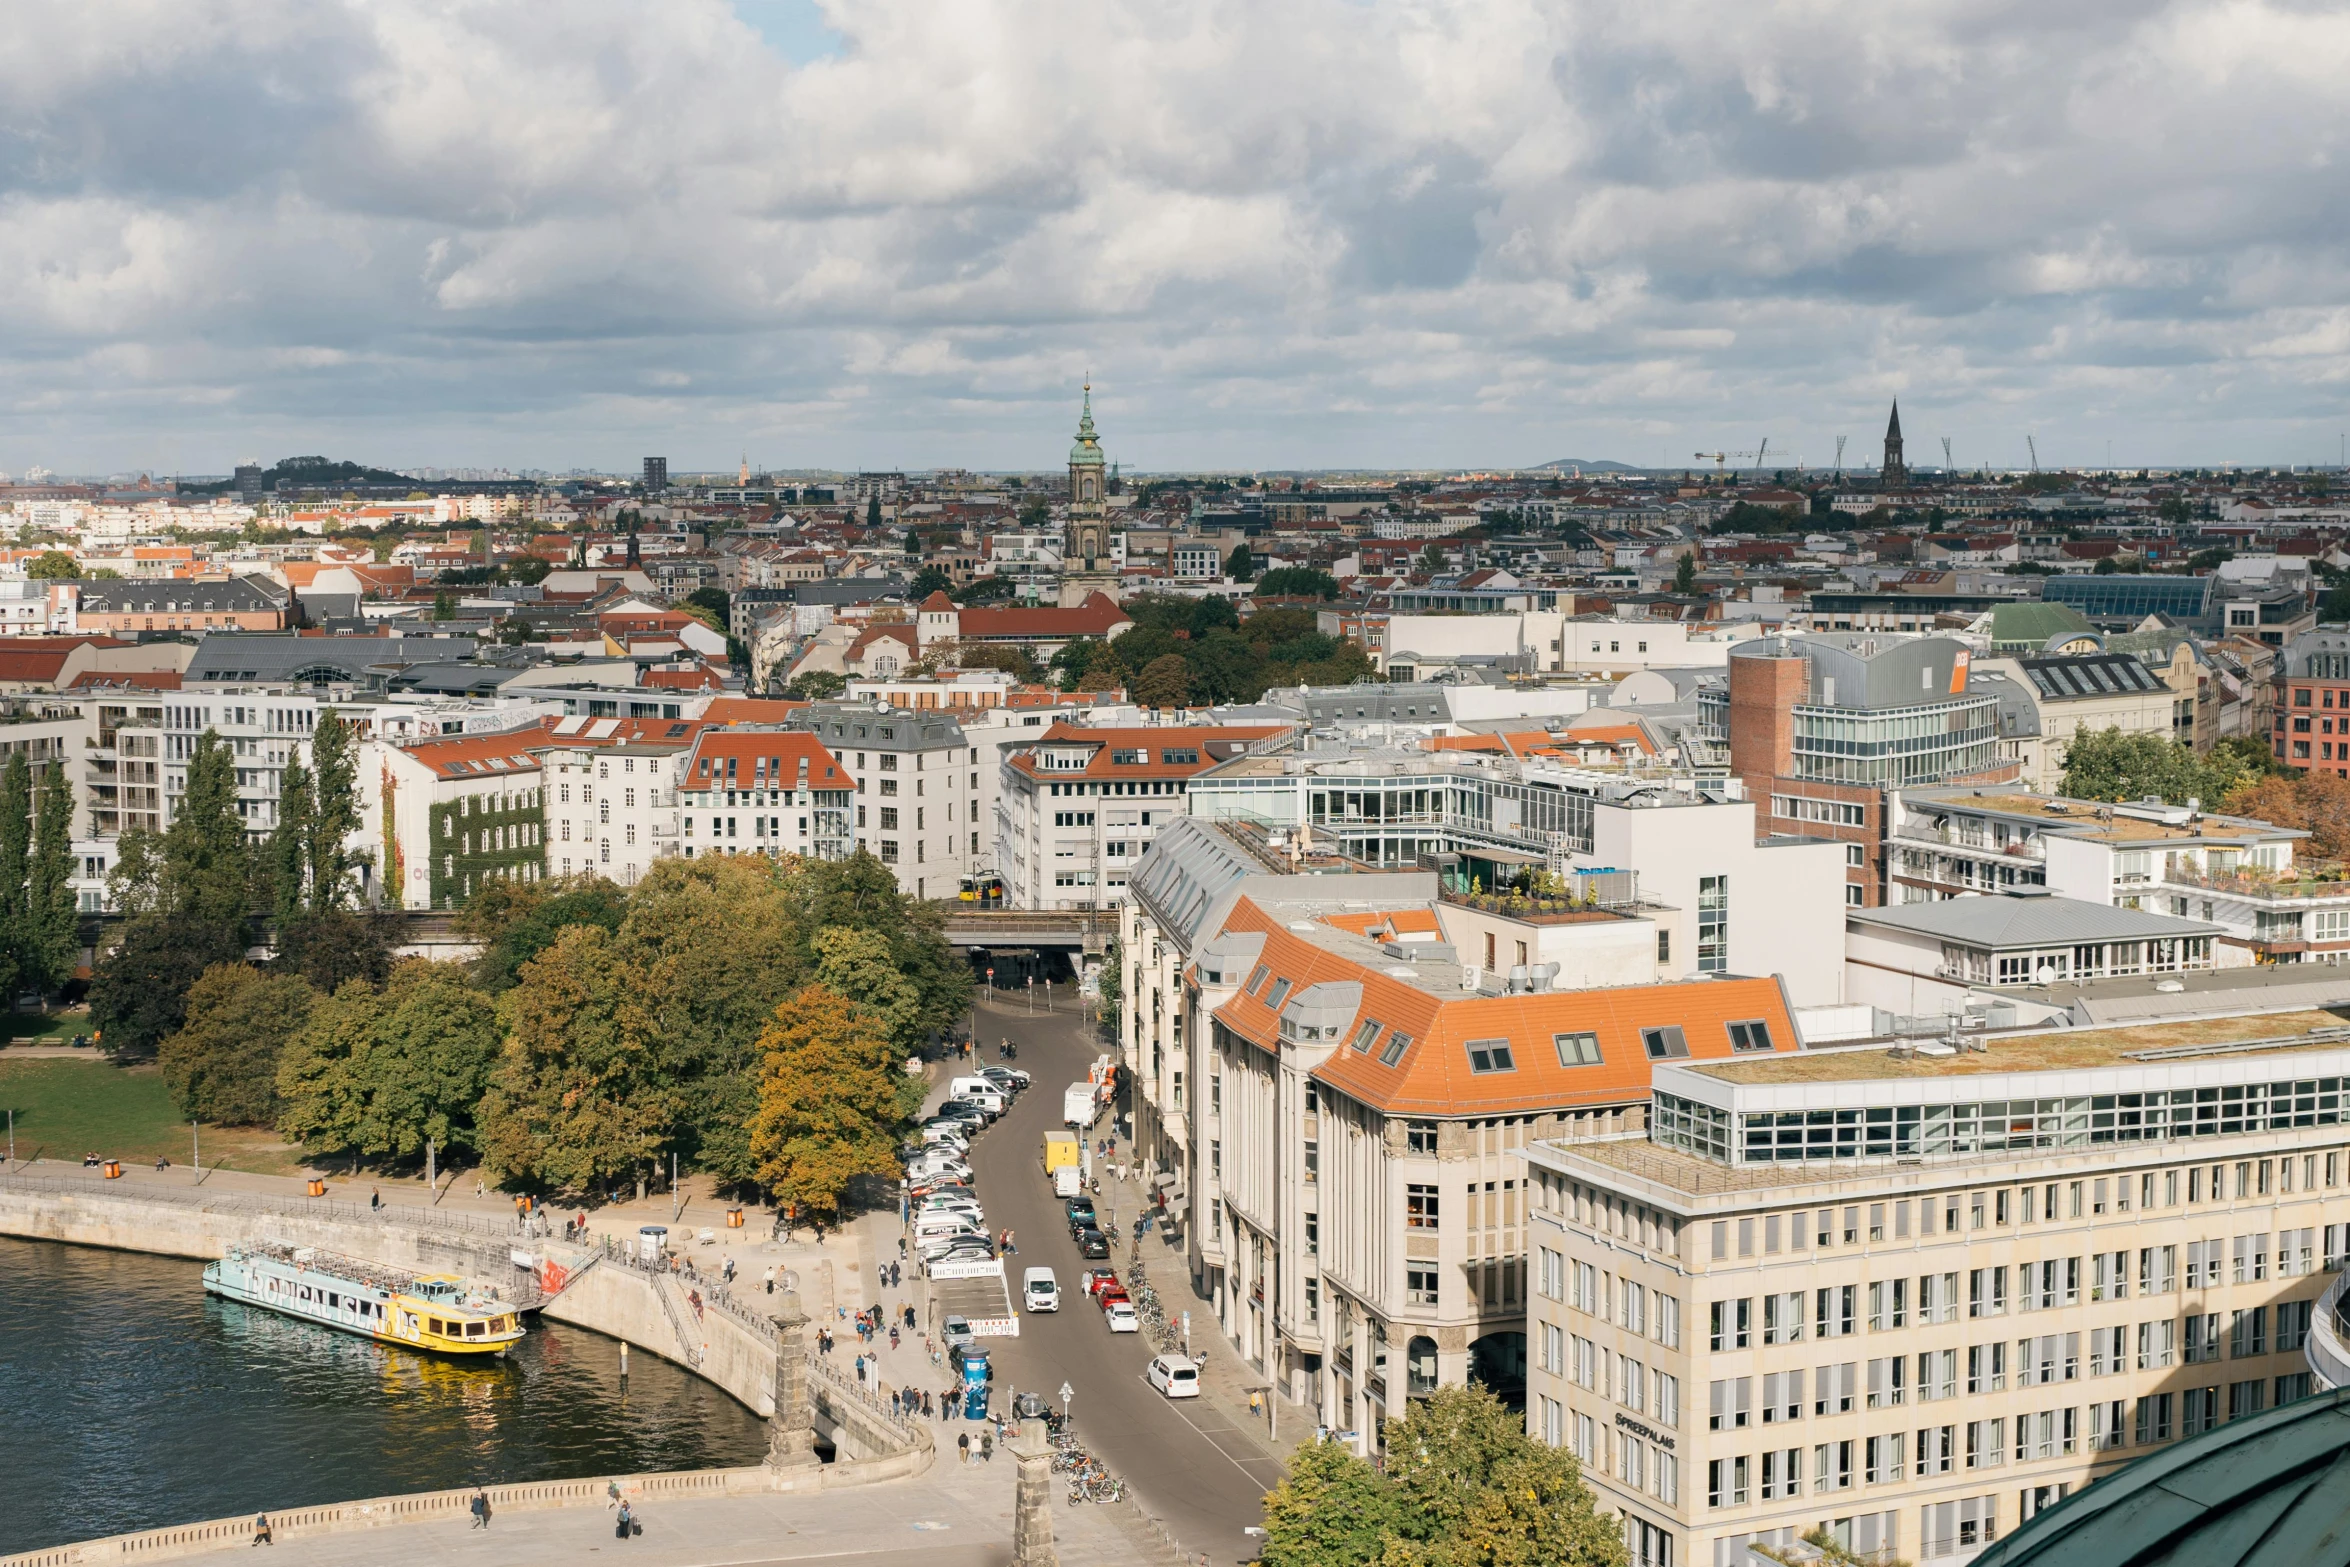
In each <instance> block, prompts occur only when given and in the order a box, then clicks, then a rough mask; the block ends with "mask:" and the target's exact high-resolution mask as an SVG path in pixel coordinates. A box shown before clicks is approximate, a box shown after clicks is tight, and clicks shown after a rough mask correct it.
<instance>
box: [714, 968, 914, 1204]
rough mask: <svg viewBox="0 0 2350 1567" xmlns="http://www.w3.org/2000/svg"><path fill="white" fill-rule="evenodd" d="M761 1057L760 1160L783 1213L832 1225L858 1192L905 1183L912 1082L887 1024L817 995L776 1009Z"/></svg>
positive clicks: (754, 1144)
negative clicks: (900, 1178) (862, 1181)
mask: <svg viewBox="0 0 2350 1567" xmlns="http://www.w3.org/2000/svg"><path fill="white" fill-rule="evenodd" d="M759 1051H760V1054H761V1056H762V1057H763V1058H764V1063H765V1065H764V1070H763V1071H762V1073H761V1076H760V1079H759V1108H758V1111H757V1113H756V1114H754V1115H753V1116H752V1117H751V1126H750V1132H751V1154H752V1157H754V1158H755V1159H756V1160H757V1161H758V1175H759V1183H760V1184H761V1185H762V1186H764V1187H766V1188H767V1189H768V1190H769V1191H770V1192H772V1193H773V1194H774V1197H775V1202H776V1205H777V1206H778V1207H784V1206H796V1207H797V1208H798V1209H799V1211H800V1212H802V1213H806V1214H812V1215H815V1216H816V1217H819V1218H823V1219H831V1218H834V1217H835V1216H837V1214H838V1213H839V1211H840V1199H841V1195H842V1193H844V1192H846V1191H847V1190H848V1188H849V1184H850V1182H852V1181H854V1180H856V1179H857V1178H858V1177H859V1176H873V1177H877V1178H888V1177H893V1176H895V1175H897V1174H898V1172H899V1166H898V1155H897V1141H898V1137H897V1133H898V1128H899V1127H900V1126H902V1125H903V1124H904V1121H905V1116H906V1114H907V1107H908V1092H907V1088H906V1084H907V1081H908V1079H907V1078H906V1076H905V1074H904V1073H903V1072H901V1071H900V1070H898V1065H899V1062H900V1061H902V1060H903V1059H904V1053H903V1051H901V1050H900V1049H899V1048H898V1047H897V1046H895V1045H894V1044H892V1043H891V1041H890V1038H889V1034H888V1031H887V1026H886V1023H885V1022H884V1020H883V1018H882V1017H881V1015H880V1014H878V1013H876V1012H874V1011H871V1010H869V1009H868V1008H866V1007H864V1006H861V1005H859V1004H857V1003H855V1002H852V1001H850V1000H849V999H848V998H847V997H846V996H843V995H842V994H841V993H840V992H838V991H836V990H834V989H832V988H831V987H830V986H828V985H823V984H816V985H810V986H808V987H807V988H806V989H804V990H802V991H801V992H800V993H799V994H797V995H795V996H793V997H792V998H791V999H790V1000H789V1001H786V1002H785V1003H784V1004H783V1005H781V1006H779V1007H777V1008H776V1009H775V1017H774V1019H773V1020H772V1021H771V1022H769V1023H768V1025H767V1027H766V1029H765V1031H764V1032H762V1033H761V1034H760V1035H759Z"/></svg>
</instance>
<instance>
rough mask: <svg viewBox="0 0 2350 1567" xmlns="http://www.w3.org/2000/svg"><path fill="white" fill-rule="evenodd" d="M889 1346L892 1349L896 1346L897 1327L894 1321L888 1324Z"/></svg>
mask: <svg viewBox="0 0 2350 1567" xmlns="http://www.w3.org/2000/svg"><path fill="white" fill-rule="evenodd" d="M889 1347H890V1348H892V1349H895V1348H897V1347H898V1327H897V1324H896V1323H894V1322H893V1323H891V1324H890V1326H889Z"/></svg>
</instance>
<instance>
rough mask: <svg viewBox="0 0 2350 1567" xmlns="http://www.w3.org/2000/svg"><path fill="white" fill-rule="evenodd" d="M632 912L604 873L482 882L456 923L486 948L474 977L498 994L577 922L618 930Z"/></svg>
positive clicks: (616, 887)
mask: <svg viewBox="0 0 2350 1567" xmlns="http://www.w3.org/2000/svg"><path fill="white" fill-rule="evenodd" d="M627 917H628V898H627V895H626V894H625V893H623V892H622V891H621V890H620V888H619V887H618V886H617V885H615V884H614V883H612V882H609V881H605V880H604V879H602V878H601V877H596V876H581V877H575V878H572V879H570V880H561V881H513V880H509V879H507V878H504V877H498V878H493V879H492V880H490V881H486V882H484V883H482V885H481V887H480V889H479V890H478V891H476V892H475V893H474V895H473V896H472V897H471V898H469V899H467V900H466V902H465V906H464V907H463V908H461V909H459V910H458V911H457V928H458V930H460V931H461V932H463V933H464V934H465V935H466V936H468V937H470V938H471V939H472V940H473V941H474V942H475V944H477V945H478V946H479V947H480V948H481V955H480V956H479V957H478V958H476V959H475V960H474V969H473V972H474V982H475V983H476V984H478V985H480V986H481V987H482V988H483V989H485V990H488V991H491V992H493V993H495V992H498V991H503V990H510V989H512V988H513V987H514V983H515V981H516V980H517V979H519V978H520V977H521V974H522V966H523V965H524V964H525V963H528V962H529V961H530V960H531V959H532V958H535V957H537V956H538V955H539V954H540V953H541V952H544V951H545V950H546V949H547V948H548V947H549V946H550V945H552V944H553V942H554V940H555V938H556V937H557V936H558V935H560V934H561V933H562V932H563V931H564V929H565V928H566V927H568V926H572V925H594V926H597V927H599V928H601V929H603V930H606V931H618V930H619V929H620V922H621V921H622V920H623V919H625V918H627Z"/></svg>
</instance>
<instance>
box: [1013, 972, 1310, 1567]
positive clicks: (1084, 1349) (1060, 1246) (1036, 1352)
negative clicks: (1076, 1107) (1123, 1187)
mask: <svg viewBox="0 0 2350 1567" xmlns="http://www.w3.org/2000/svg"><path fill="white" fill-rule="evenodd" d="M1055 988H1058V987H1055ZM1007 1035H1008V1036H1009V1037H1010V1038H1011V1040H1012V1042H1013V1044H1015V1045H1016V1046H1018V1047H1019V1052H1020V1053H1019V1056H1018V1058H1017V1059H1016V1060H1014V1061H1013V1062H1012V1063H1011V1064H1012V1065H1014V1066H1017V1067H1019V1068H1021V1069H1022V1070H1024V1071H1026V1072H1027V1073H1029V1075H1030V1076H1031V1077H1032V1078H1033V1079H1034V1082H1033V1083H1032V1085H1031V1086H1030V1088H1029V1090H1028V1091H1027V1092H1026V1093H1024V1094H1022V1095H1021V1096H1020V1097H1019V1098H1018V1099H1016V1100H1014V1101H1013V1102H1012V1107H1011V1109H1010V1110H1008V1111H1006V1112H1005V1114H1004V1117H1003V1119H1002V1120H1000V1121H998V1122H996V1123H995V1124H994V1125H993V1126H991V1127H989V1128H988V1129H987V1130H986V1132H984V1133H983V1134H981V1136H980V1137H979V1138H978V1139H977V1140H976V1141H975V1142H974V1143H973V1145H972V1149H971V1169H972V1174H973V1177H974V1178H975V1180H976V1182H977V1185H978V1188H979V1198H980V1201H981V1202H982V1203H984V1204H985V1205H986V1207H987V1222H988V1225H989V1227H990V1228H992V1229H996V1230H1002V1229H1003V1228H1005V1227H1006V1226H1007V1225H1008V1226H1010V1228H1011V1229H1012V1231H1013V1232H1014V1233H1013V1242H1014V1244H1015V1245H1017V1246H1018V1247H1019V1248H1020V1252H1019V1255H1018V1256H1016V1257H1011V1258H1007V1259H1006V1266H1005V1271H1006V1273H1007V1274H1008V1275H1009V1276H1010V1280H1011V1284H1012V1289H1013V1292H1014V1296H1015V1298H1017V1295H1018V1292H1019V1277H1020V1272H1021V1270H1022V1269H1025V1268H1032V1267H1035V1266H1037V1265H1038V1264H1043V1265H1045V1266H1047V1267H1050V1268H1051V1269H1052V1270H1053V1272H1054V1274H1055V1275H1057V1276H1058V1278H1059V1279H1060V1283H1061V1292H1062V1306H1061V1309H1060V1311H1059V1312H1057V1313H1045V1314H1041V1315H1028V1314H1023V1315H1022V1316H1021V1318H1020V1336H1019V1337H1018V1338H1017V1339H995V1340H991V1341H990V1342H989V1349H990V1350H991V1352H992V1353H993V1355H994V1357H995V1360H996V1364H997V1368H998V1369H997V1371H996V1387H997V1389H998V1391H999V1393H1000V1392H1002V1391H1003V1390H1004V1389H1006V1388H1023V1389H1029V1388H1032V1389H1036V1390H1038V1391H1041V1392H1044V1393H1046V1394H1048V1395H1057V1394H1058V1393H1059V1391H1060V1388H1061V1385H1062V1383H1063V1382H1064V1381H1065V1382H1067V1383H1068V1385H1069V1387H1070V1388H1071V1389H1072V1390H1073V1391H1074V1392H1075V1394H1076V1396H1075V1398H1073V1399H1072V1400H1071V1401H1070V1405H1069V1410H1070V1414H1071V1416H1072V1417H1073V1419H1074V1421H1075V1424H1076V1428H1077V1432H1078V1435H1079V1436H1081V1437H1082V1438H1083V1439H1084V1441H1085V1443H1086V1445H1087V1446H1088V1447H1090V1448H1092V1449H1093V1451H1094V1452H1095V1453H1096V1454H1097V1455H1099V1456H1100V1458H1101V1459H1102V1461H1103V1462H1105V1463H1107V1464H1108V1465H1109V1466H1110V1468H1111V1469H1112V1470H1113V1471H1114V1472H1116V1473H1117V1474H1119V1475H1121V1476H1123V1477H1124V1478H1125V1479H1126V1480H1127V1482H1128V1483H1129V1484H1131V1485H1132V1486H1133V1487H1134V1489H1135V1492H1136V1495H1137V1496H1138V1498H1139V1499H1140V1500H1141V1502H1142V1503H1143V1505H1144V1507H1145V1508H1146V1509H1147V1510H1148V1511H1150V1512H1151V1513H1153V1514H1155V1515H1156V1516H1157V1517H1158V1518H1160V1519H1161V1520H1162V1521H1163V1522H1164V1523H1165V1524H1166V1526H1167V1528H1168V1531H1169V1532H1170V1533H1172V1534H1173V1535H1174V1536H1175V1539H1176V1541H1177V1542H1178V1543H1179V1544H1181V1545H1182V1546H1184V1547H1185V1548H1186V1549H1189V1550H1195V1551H1206V1552H1208V1553H1209V1557H1210V1560H1211V1561H1214V1562H1218V1563H1223V1562H1238V1561H1241V1560H1243V1559H1244V1558H1249V1557H1253V1556H1254V1555H1255V1554H1256V1545H1255V1542H1254V1541H1253V1540H1252V1539H1250V1538H1249V1536H1247V1535H1246V1534H1244V1533H1243V1532H1242V1531H1243V1530H1244V1529H1246V1528H1247V1527H1249V1526H1250V1525H1253V1524H1256V1523H1258V1522H1259V1521H1261V1519H1262V1518H1263V1515H1264V1495H1265V1492H1266V1491H1267V1490H1269V1489H1271V1488H1272V1487H1273V1486H1274V1485H1276V1484H1278V1483H1279V1481H1280V1478H1281V1468H1280V1466H1279V1465H1278V1464H1276V1463H1274V1462H1273V1461H1272V1460H1270V1459H1268V1458H1266V1457H1265V1456H1263V1449H1262V1447H1261V1446H1259V1445H1258V1444H1256V1443H1254V1442H1252V1441H1251V1440H1250V1439H1249V1438H1248V1436H1247V1435H1246V1434H1244V1433H1243V1432H1242V1431H1240V1430H1239V1429H1238V1427H1237V1426H1236V1424H1235V1423H1234V1422H1233V1420H1232V1419H1231V1418H1230V1417H1228V1416H1226V1415H1224V1414H1223V1413H1222V1412H1221V1411H1220V1410H1217V1409H1215V1408H1212V1407H1210V1401H1209V1400H1206V1399H1187V1400H1184V1401H1183V1402H1181V1403H1174V1402H1170V1401H1169V1400H1167V1399H1165V1398H1162V1397H1161V1396H1160V1395H1159V1394H1158V1393H1157V1392H1156V1391H1154V1390H1153V1389H1152V1388H1151V1386H1150V1384H1149V1383H1147V1382H1145V1381H1144V1380H1143V1367H1144V1366H1145V1365H1146V1364H1148V1363H1149V1361H1150V1357H1151V1346H1150V1340H1149V1338H1148V1337H1147V1336H1146V1335H1144V1334H1141V1333H1112V1332H1111V1331H1110V1330H1109V1328H1108V1326H1107V1325H1106V1324H1105V1323H1104V1322H1103V1320H1102V1314H1101V1312H1100V1310H1099V1309H1097V1308H1096V1307H1095V1306H1094V1304H1093V1303H1092V1302H1091V1301H1090V1300H1087V1299H1086V1298H1085V1297H1084V1296H1083V1295H1081V1294H1078V1293H1077V1291H1076V1290H1075V1288H1074V1286H1075V1284H1076V1282H1077V1278H1078V1276H1079V1275H1080V1274H1081V1273H1083V1272H1084V1270H1085V1269H1087V1268H1091V1267H1099V1266H1101V1264H1100V1263H1098V1262H1087V1261H1085V1260H1084V1259H1082V1258H1080V1257H1079V1256H1078V1255H1077V1247H1076V1244H1075V1243H1074V1242H1072V1241H1071V1240H1070V1238H1069V1230H1068V1226H1067V1224H1066V1222H1065V1221H1064V1220H1063V1218H1062V1209H1061V1200H1060V1199H1059V1198H1057V1197H1055V1196H1054V1195H1053V1192H1052V1188H1051V1187H1049V1186H1048V1185H1046V1184H1045V1179H1044V1171H1043V1163H1042V1150H1043V1144H1044V1134H1045V1133H1046V1132H1047V1131H1052V1130H1056V1129H1058V1128H1060V1126H1061V1124H1062V1123H1061V1091H1062V1089H1064V1088H1066V1087H1067V1086H1068V1085H1069V1084H1071V1083H1073V1082H1081V1081H1083V1080H1084V1077H1085V1069H1086V1067H1087V1066H1088V1065H1089V1064H1090V1063H1091V1062H1092V1060H1093V1058H1094V1056H1095V1055H1096V1054H1097V1053H1098V1048H1099V1047H1098V1046H1096V1045H1095V1044H1093V1043H1092V1042H1091V1036H1090V1034H1089V1032H1088V1031H1087V1030H1086V1029H1085V1027H1084V1023H1083V1020H1082V1019H1081V1018H1079V1017H1076V1016H1073V1015H1071V1014H1069V1013H1062V1014H1059V1015H1047V1014H1044V1013H1039V1014H1038V1015H1036V1016H1035V1017H1033V1018H1030V1017H1027V1016H1025V1015H1023V1014H1021V1013H1020V1012H1019V1011H1018V1010H1017V1006H1016V1005H1015V1008H1014V1009H1013V1010H1011V1011H1008V1012H997V1011H989V1010H982V1011H981V1013H980V1015H979V1037H980V1039H981V1040H982V1041H984V1042H985V1044H986V1047H987V1050H986V1053H985V1058H986V1059H988V1060H993V1059H994V1055H993V1051H994V1047H995V1042H996V1040H998V1039H999V1038H1002V1037H1005V1036H1007ZM1107 1124H1108V1123H1107V1121H1106V1120H1105V1121H1104V1122H1103V1126H1104V1127H1106V1126H1107ZM1095 1135H1096V1136H1100V1135H1103V1132H1102V1129H1101V1128H1097V1129H1096V1133H1095ZM1133 1217H1134V1216H1133V1215H1132V1214H1130V1213H1126V1212H1123V1211H1121V1212H1120V1213H1119V1214H1118V1220H1119V1223H1120V1225H1121V1226H1122V1227H1124V1228H1126V1229H1128V1230H1129V1232H1131V1227H1132V1223H1133ZM1125 1257H1126V1245H1125V1241H1124V1240H1123V1239H1121V1240H1120V1241H1119V1242H1118V1243H1117V1244H1116V1245H1115V1246H1114V1247H1113V1248H1112V1252H1111V1264H1112V1265H1113V1266H1115V1267H1117V1268H1118V1269H1119V1272H1120V1274H1121V1276H1123V1274H1124V1272H1125V1267H1124V1264H1125ZM1142 1257H1143V1261H1144V1263H1145V1265H1146V1266H1147V1267H1148V1268H1149V1270H1150V1275H1151V1282H1152V1284H1154V1285H1155V1286H1156V1287H1157V1288H1158V1291H1159V1294H1160V1297H1161V1298H1162V1299H1163V1300H1165V1301H1166V1302H1167V1305H1168V1309H1169V1311H1170V1313H1172V1312H1175V1311H1180V1310H1182V1309H1184V1308H1185V1307H1189V1308H1190V1309H1191V1311H1192V1323H1193V1328H1194V1333H1195V1334H1198V1333H1199V1331H1200V1324H1201V1323H1202V1321H1203V1319H1205V1320H1206V1321H1207V1323H1208V1324H1209V1325H1208V1327H1207V1328H1206V1333H1207V1334H1208V1335H1211V1336H1212V1335H1214V1333H1215V1331H1216V1330H1215V1328H1214V1326H1213V1320H1214V1319H1213V1318H1212V1317H1207V1315H1206V1311H1205V1308H1204V1306H1203V1305H1202V1304H1201V1303H1199V1302H1196V1301H1194V1300H1193V1299H1192V1298H1191V1289H1190V1283H1189V1279H1188V1277H1187V1276H1186V1274H1185V1272H1184V1269H1183V1265H1182V1254H1181V1253H1180V1252H1176V1251H1169V1250H1168V1249H1166V1248H1165V1247H1164V1246H1162V1245H1160V1244H1159V1242H1158V1239H1157V1237H1156V1235H1155V1234H1154V1235H1152V1236H1146V1237H1145V1238H1144V1240H1143V1249H1142ZM1162 1259H1163V1260H1162ZM1222 1348H1223V1346H1222V1343H1221V1341H1220V1340H1212V1349H1213V1351H1215V1352H1221V1351H1222ZM1055 1401H1056V1404H1057V1402H1058V1400H1057V1397H1056V1400H1055Z"/></svg>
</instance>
